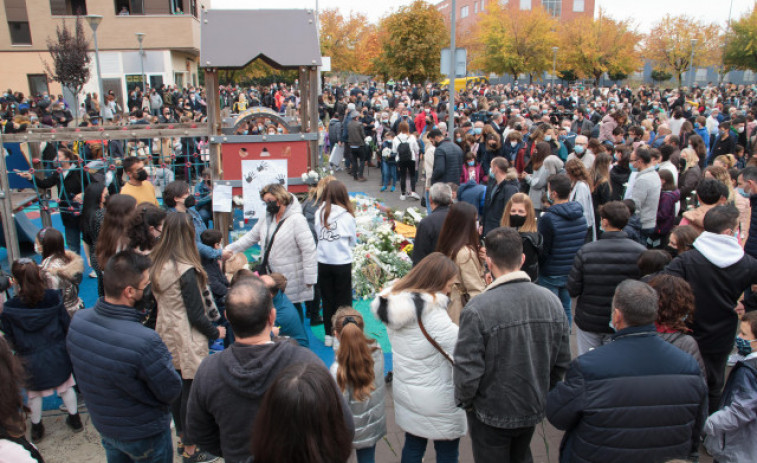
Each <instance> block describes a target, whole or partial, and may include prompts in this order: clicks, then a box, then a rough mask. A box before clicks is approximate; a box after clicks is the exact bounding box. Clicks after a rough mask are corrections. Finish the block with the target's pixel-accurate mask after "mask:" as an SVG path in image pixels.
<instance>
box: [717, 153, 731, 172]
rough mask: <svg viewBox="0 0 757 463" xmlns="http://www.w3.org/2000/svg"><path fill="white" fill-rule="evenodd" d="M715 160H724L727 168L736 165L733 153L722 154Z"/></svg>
mask: <svg viewBox="0 0 757 463" xmlns="http://www.w3.org/2000/svg"><path fill="white" fill-rule="evenodd" d="M713 162H722V163H723V166H724V167H725V168H726V169H731V168H733V166H735V165H736V157H735V156H734V155H732V154H730V153H729V154H721V155H720V156H718V157H716V158H715V161H713Z"/></svg>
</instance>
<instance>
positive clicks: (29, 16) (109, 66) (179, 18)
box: [0, 0, 210, 106]
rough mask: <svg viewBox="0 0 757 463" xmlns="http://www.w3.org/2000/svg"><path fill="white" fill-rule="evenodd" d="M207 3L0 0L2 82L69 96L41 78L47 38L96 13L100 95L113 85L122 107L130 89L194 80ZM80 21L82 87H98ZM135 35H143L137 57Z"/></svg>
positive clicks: (89, 31) (189, 0) (194, 0)
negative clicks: (86, 70) (84, 54)
mask: <svg viewBox="0 0 757 463" xmlns="http://www.w3.org/2000/svg"><path fill="white" fill-rule="evenodd" d="M209 7H210V0H0V62H2V63H3V66H2V67H3V72H2V73H1V74H0V75H1V76H2V77H0V87H2V90H3V91H4V90H5V89H7V88H10V89H12V90H13V91H21V92H24V93H25V94H31V95H34V94H39V93H42V92H43V91H48V92H50V93H51V94H61V93H62V94H63V95H64V96H65V97H66V99H67V101H70V102H72V101H73V98H72V95H69V94H68V92H67V90H66V89H61V86H60V84H58V83H57V82H52V81H49V80H48V79H47V78H46V76H45V64H44V63H46V62H49V60H50V54H49V53H48V51H47V40H48V38H53V39H54V38H55V29H56V26H59V25H61V24H62V23H64V22H65V23H66V24H67V26H68V27H69V28H70V29H71V30H73V27H74V23H75V21H76V15H80V16H86V15H101V16H102V22H101V23H100V25H99V27H98V28H97V42H98V48H99V58H100V68H101V71H102V79H103V88H104V90H105V92H106V93H107V92H108V91H110V90H112V91H113V92H114V93H115V94H116V96H117V98H118V101H119V103H120V104H121V105H122V106H123V102H124V97H125V96H126V94H127V93H128V91H129V90H131V89H133V88H134V87H136V86H140V87H141V86H142V80H143V77H142V67H144V75H145V77H144V79H145V81H146V82H147V83H149V84H150V85H151V86H153V87H157V86H160V85H161V84H166V85H170V84H173V85H178V86H186V85H189V84H192V85H196V84H197V82H198V61H199V55H200V14H201V10H202V9H203V8H209ZM83 26H84V31H85V33H86V35H87V36H88V37H89V39H90V46H91V47H92V62H91V72H90V80H89V82H88V83H87V85H86V86H85V88H84V92H85V93H87V92H98V91H99V90H98V79H97V68H96V64H95V53H94V41H93V40H92V29H91V28H90V26H89V24H88V23H87V21H86V20H85V19H83ZM137 33H143V34H144V39H143V50H144V52H143V54H142V56H140V52H139V50H140V47H139V41H138V39H137V35H136V34H137Z"/></svg>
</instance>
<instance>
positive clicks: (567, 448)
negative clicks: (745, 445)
mask: <svg viewBox="0 0 757 463" xmlns="http://www.w3.org/2000/svg"><path fill="white" fill-rule="evenodd" d="M706 416H707V385H706V384H705V381H704V378H703V377H702V375H701V373H700V371H699V366H698V365H697V362H696V361H695V360H694V358H693V357H692V356H691V355H689V354H687V353H685V352H683V351H682V350H680V349H678V348H677V347H674V346H672V345H671V344H669V343H667V342H665V341H664V340H662V339H661V338H660V337H659V336H657V333H656V332H655V329H654V325H646V326H637V327H629V328H626V329H623V330H621V331H619V332H618V333H617V334H616V335H615V336H613V341H612V342H611V343H609V344H607V345H604V346H601V347H598V348H596V349H594V350H592V351H589V352H587V353H585V354H584V355H582V356H580V357H578V358H577V359H575V360H574V361H573V363H572V364H571V366H570V368H569V369H568V373H567V374H566V375H565V381H564V382H562V383H560V384H558V385H557V387H555V388H554V389H552V391H551V392H550V393H549V397H548V399H547V418H548V419H549V422H550V423H552V425H554V426H555V427H556V428H557V429H561V430H564V431H566V433H565V436H564V437H563V441H562V444H561V446H560V462H562V463H566V462H580V463H588V462H603V463H613V462H618V463H620V462H623V463H625V462H631V461H633V462H650V463H651V462H655V463H656V462H664V461H668V460H670V459H674V458H684V459H685V458H688V456H689V454H690V452H691V450H692V448H695V446H696V447H698V445H699V432H698V430H699V429H701V426H702V425H703V424H704V420H705V418H706Z"/></svg>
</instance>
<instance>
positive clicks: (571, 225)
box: [537, 201, 586, 276]
mask: <svg viewBox="0 0 757 463" xmlns="http://www.w3.org/2000/svg"><path fill="white" fill-rule="evenodd" d="M537 226H538V229H539V233H540V234H541V236H542V238H543V239H544V247H543V249H542V251H543V252H542V255H541V259H540V260H539V275H543V276H563V275H567V274H568V273H570V269H571V268H572V266H573V259H574V258H575V256H576V253H577V252H578V250H579V249H581V246H583V244H584V241H586V219H585V218H584V210H583V208H582V207H581V205H580V204H578V203H577V202H575V201H568V202H567V203H562V204H555V205H554V206H552V207H550V208H549V209H547V211H546V212H545V213H544V215H543V216H541V218H540V219H539V221H538V222H537Z"/></svg>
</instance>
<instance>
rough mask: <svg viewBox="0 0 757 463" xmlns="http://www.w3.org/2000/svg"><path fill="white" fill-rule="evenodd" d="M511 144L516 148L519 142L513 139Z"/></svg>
mask: <svg viewBox="0 0 757 463" xmlns="http://www.w3.org/2000/svg"><path fill="white" fill-rule="evenodd" d="M510 146H512V147H513V148H515V147H516V146H518V142H517V141H511V142H510Z"/></svg>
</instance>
